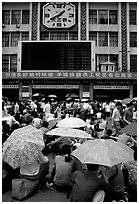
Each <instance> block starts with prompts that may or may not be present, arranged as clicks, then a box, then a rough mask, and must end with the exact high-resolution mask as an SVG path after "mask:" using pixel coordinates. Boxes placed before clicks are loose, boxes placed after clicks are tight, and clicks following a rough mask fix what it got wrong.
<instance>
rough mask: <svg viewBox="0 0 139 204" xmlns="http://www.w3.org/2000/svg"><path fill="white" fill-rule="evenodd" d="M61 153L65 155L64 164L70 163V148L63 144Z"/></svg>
mask: <svg viewBox="0 0 139 204" xmlns="http://www.w3.org/2000/svg"><path fill="white" fill-rule="evenodd" d="M61 153H62V154H63V155H65V162H71V161H72V158H71V157H70V154H71V148H70V146H69V145H67V144H65V145H63V146H62V147H61Z"/></svg>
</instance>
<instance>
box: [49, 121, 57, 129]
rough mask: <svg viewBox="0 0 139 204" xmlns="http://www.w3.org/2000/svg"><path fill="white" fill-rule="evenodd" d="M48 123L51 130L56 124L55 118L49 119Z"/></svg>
mask: <svg viewBox="0 0 139 204" xmlns="http://www.w3.org/2000/svg"><path fill="white" fill-rule="evenodd" d="M48 123H49V125H48V130H51V129H52V128H53V127H54V126H55V125H56V124H57V119H53V120H50V121H49V122H48Z"/></svg>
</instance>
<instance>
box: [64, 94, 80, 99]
mask: <svg viewBox="0 0 139 204" xmlns="http://www.w3.org/2000/svg"><path fill="white" fill-rule="evenodd" d="M65 97H66V98H78V97H79V96H78V94H75V93H69V94H67V95H66V96H65Z"/></svg>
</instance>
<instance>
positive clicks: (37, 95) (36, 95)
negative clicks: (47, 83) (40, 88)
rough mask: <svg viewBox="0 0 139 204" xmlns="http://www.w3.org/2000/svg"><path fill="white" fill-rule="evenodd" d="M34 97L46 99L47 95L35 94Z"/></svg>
mask: <svg viewBox="0 0 139 204" xmlns="http://www.w3.org/2000/svg"><path fill="white" fill-rule="evenodd" d="M33 97H39V98H44V97H45V95H44V94H42V93H35V94H33Z"/></svg>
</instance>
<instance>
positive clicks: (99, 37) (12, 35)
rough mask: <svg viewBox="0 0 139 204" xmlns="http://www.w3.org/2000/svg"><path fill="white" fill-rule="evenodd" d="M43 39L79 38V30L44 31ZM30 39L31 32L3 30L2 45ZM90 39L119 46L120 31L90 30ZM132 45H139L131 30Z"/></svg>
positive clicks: (101, 44) (111, 45)
mask: <svg viewBox="0 0 139 204" xmlns="http://www.w3.org/2000/svg"><path fill="white" fill-rule="evenodd" d="M40 39H41V40H78V33H77V32H53V33H52V32H43V33H41V36H40ZM20 40H21V41H26V40H27V41H28V40H29V32H21V33H20V32H3V33H2V46H3V47H9V46H11V47H16V46H18V41H20ZM89 40H93V41H95V43H96V46H109V47H118V32H92V31H90V32H89ZM130 47H137V33H136V32H130Z"/></svg>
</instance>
